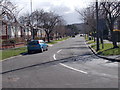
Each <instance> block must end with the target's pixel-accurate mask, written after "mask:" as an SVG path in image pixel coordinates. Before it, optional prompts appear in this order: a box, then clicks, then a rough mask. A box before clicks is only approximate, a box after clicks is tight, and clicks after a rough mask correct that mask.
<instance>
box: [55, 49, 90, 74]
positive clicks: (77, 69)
mask: <svg viewBox="0 0 120 90" xmlns="http://www.w3.org/2000/svg"><path fill="white" fill-rule="evenodd" d="M60 51H62V50H59V51H57V53H59V52H60ZM55 56H56V55H55V54H54V55H53V58H54V60H57V59H56V57H55ZM59 64H60V65H62V66H64V67H66V68H68V69H71V70H74V71H77V72H80V73H84V74H88V73H87V72H85V71H82V70H79V69H76V68H73V67H70V66H68V65H65V64H63V63H59Z"/></svg>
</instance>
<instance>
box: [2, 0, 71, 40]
mask: <svg viewBox="0 0 120 90" xmlns="http://www.w3.org/2000/svg"><path fill="white" fill-rule="evenodd" d="M0 8H1V13H0V17H1V18H2V20H4V19H6V18H7V20H8V21H10V22H16V23H19V24H21V25H22V26H23V27H26V26H27V27H30V32H31V34H32V35H31V36H32V38H33V39H35V37H36V36H37V32H38V31H39V30H41V29H42V30H44V32H45V34H46V39H47V41H48V42H50V38H51V37H53V33H54V34H56V38H59V37H64V36H67V35H70V34H69V33H71V32H70V31H69V30H68V29H67V28H66V26H65V24H66V22H65V20H64V19H63V18H62V16H59V15H58V14H56V13H55V12H52V11H49V12H46V11H44V10H41V9H36V10H34V11H33V12H31V13H29V12H28V13H24V14H22V15H21V16H19V15H18V14H19V13H20V12H21V10H17V5H14V4H13V3H12V2H11V1H9V0H1V1H0ZM41 36H42V34H41Z"/></svg>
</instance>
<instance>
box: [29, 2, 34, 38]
mask: <svg viewBox="0 0 120 90" xmlns="http://www.w3.org/2000/svg"><path fill="white" fill-rule="evenodd" d="M30 7H31V31H32V39H33V40H34V29H33V18H32V0H31V1H30Z"/></svg>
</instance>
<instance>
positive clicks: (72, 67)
mask: <svg viewBox="0 0 120 90" xmlns="http://www.w3.org/2000/svg"><path fill="white" fill-rule="evenodd" d="M60 65H62V66H64V67H66V68H69V69H71V70H74V71H77V72H81V73H84V74H88V73H87V72H85V71H82V70H79V69H76V68H73V67H70V66H68V65H65V64H63V63H60Z"/></svg>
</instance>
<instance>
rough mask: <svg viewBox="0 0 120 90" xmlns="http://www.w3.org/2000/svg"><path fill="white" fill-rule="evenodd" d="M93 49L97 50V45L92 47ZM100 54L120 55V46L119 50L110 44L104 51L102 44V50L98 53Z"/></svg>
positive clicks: (105, 46) (105, 45) (107, 44)
mask: <svg viewBox="0 0 120 90" xmlns="http://www.w3.org/2000/svg"><path fill="white" fill-rule="evenodd" d="M91 47H92V48H93V49H94V50H96V45H91ZM97 53H98V54H100V55H104V56H108V55H120V45H119V48H113V45H112V44H110V43H105V44H104V49H102V44H100V50H99V51H97Z"/></svg>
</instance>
